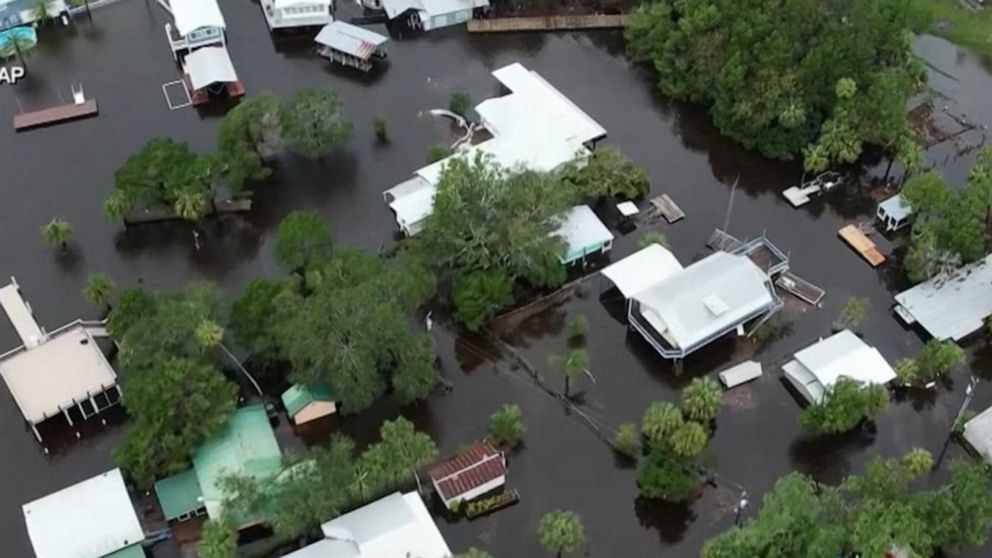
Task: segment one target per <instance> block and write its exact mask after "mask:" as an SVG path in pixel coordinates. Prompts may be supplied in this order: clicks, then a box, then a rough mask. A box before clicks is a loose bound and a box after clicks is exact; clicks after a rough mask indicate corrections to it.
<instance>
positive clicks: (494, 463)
mask: <svg viewBox="0 0 992 558" xmlns="http://www.w3.org/2000/svg"><path fill="white" fill-rule="evenodd" d="M504 475H506V460H505V459H504V457H503V454H502V452H499V451H497V450H496V448H494V447H492V446H491V445H489V444H487V443H484V442H479V443H477V444H474V445H472V446H470V447H469V448H468V449H466V450H465V451H463V452H461V453H459V454H458V455H456V456H454V457H452V458H450V459H446V460H444V461H442V462H440V463H438V464H437V465H434V466H433V467H431V470H430V476H431V480H432V481H433V482H434V486H435V487H436V488H437V491H438V492H439V493H440V495H441V498H443V499H444V500H445V501H448V500H451V499H453V498H457V497H458V496H460V495H462V494H465V493H466V492H468V491H470V490H472V489H475V488H478V487H480V486H482V485H484V484H486V483H487V482H490V481H492V480H495V479H497V478H499V477H501V476H504Z"/></svg>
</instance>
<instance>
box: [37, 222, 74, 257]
mask: <svg viewBox="0 0 992 558" xmlns="http://www.w3.org/2000/svg"><path fill="white" fill-rule="evenodd" d="M41 236H42V238H44V239H45V242H47V243H48V244H49V245H51V246H52V247H58V246H61V247H62V251H63V252H64V251H65V250H66V249H68V247H69V238H70V237H71V236H72V225H70V224H69V223H68V222H67V221H66V220H65V219H63V218H61V217H55V218H54V219H52V220H51V221H49V222H48V224H47V225H45V226H44V227H42V228H41Z"/></svg>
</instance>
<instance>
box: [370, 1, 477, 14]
mask: <svg viewBox="0 0 992 558" xmlns="http://www.w3.org/2000/svg"><path fill="white" fill-rule="evenodd" d="M488 5H489V0H382V8H383V9H384V10H385V11H386V16H387V17H389V19H393V18H395V17H397V16H400V15H402V14H403V13H404V12H406V11H408V10H416V11H418V12H424V13H425V14H427V16H428V17H437V16H439V15H445V14H451V13H455V12H462V11H466V10H474V9H475V8H481V7H484V6H488Z"/></svg>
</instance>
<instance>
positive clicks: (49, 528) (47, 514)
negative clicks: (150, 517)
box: [22, 469, 145, 558]
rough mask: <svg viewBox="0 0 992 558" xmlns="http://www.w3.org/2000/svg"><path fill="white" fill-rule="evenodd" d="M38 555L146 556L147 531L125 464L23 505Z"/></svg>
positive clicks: (71, 557)
mask: <svg viewBox="0 0 992 558" xmlns="http://www.w3.org/2000/svg"><path fill="white" fill-rule="evenodd" d="M22 511H23V512H24V524H25V526H26V527H27V531H28V538H30V539H31V546H32V547H33V548H34V554H35V556H36V557H37V558H144V556H145V553H144V550H142V548H141V543H142V542H143V541H144V540H145V533H144V530H143V529H142V527H141V523H140V522H139V521H138V516H137V514H136V513H135V511H134V505H133V504H132V503H131V496H130V495H129V494H128V492H127V487H126V486H124V478H123V476H122V475H121V470H120V469H113V470H111V471H107V472H106V473H103V474H101V475H97V476H95V477H93V478H90V479H87V480H84V481H82V482H79V483H76V484H74V485H72V486H69V487H67V488H63V489H62V490H59V491H58V492H55V493H52V494H49V495H48V496H45V497H43V498H39V499H37V500H35V501H33V502H28V503H27V504H24V505H23V506H22Z"/></svg>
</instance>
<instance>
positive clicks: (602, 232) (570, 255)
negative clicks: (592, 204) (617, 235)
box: [552, 205, 613, 263]
mask: <svg viewBox="0 0 992 558" xmlns="http://www.w3.org/2000/svg"><path fill="white" fill-rule="evenodd" d="M560 219H561V225H559V227H558V229H557V230H556V231H555V232H554V233H552V234H553V235H554V236H560V237H561V238H562V239H563V240H564V241H565V244H566V253H565V256H564V258H562V259H563V261H565V262H566V263H568V262H571V261H573V260H576V259H578V258H581V257H582V256H584V255H586V254H587V253H590V252H595V251H598V250H600V249H601V248H602V247H603V246H604V245H607V244H611V243H612V242H613V233H611V232H610V230H609V229H607V228H606V225H604V224H603V222H602V221H600V220H599V217H596V214H595V213H593V211H592V209H590V208H589V206H588V205H577V206H575V207H573V208H572V209H569V210H568V212H567V213H565V215H563V216H562V217H561V218H560Z"/></svg>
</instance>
